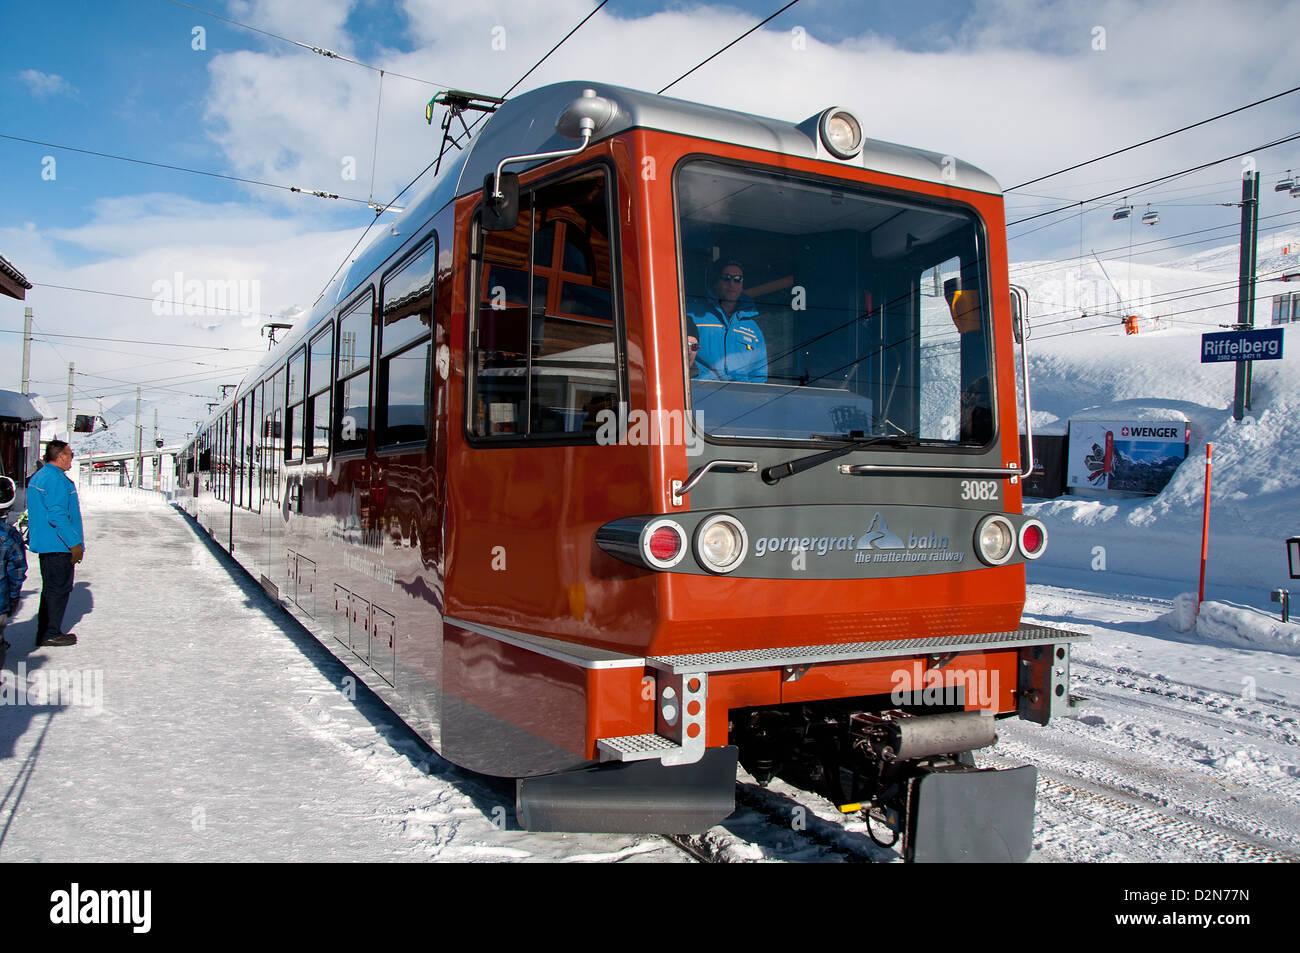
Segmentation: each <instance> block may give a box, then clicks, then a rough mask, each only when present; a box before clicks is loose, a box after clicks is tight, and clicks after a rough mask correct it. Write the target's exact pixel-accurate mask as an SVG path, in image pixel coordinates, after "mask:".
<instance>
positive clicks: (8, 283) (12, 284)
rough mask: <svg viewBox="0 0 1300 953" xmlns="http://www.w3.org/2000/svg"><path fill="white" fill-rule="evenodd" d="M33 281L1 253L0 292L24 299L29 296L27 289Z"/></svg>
mask: <svg viewBox="0 0 1300 953" xmlns="http://www.w3.org/2000/svg"><path fill="white" fill-rule="evenodd" d="M31 286H32V283H31V282H30V281H28V280H27V279H26V277H24V276H23V273H22V272H21V271H19V270H18V269H17V268H15V267H14V266H13V264H12V263H11V262H10V261H9V259H8V258H6V257H5V256H4V255H0V294H6V295H8V296H9V297H11V298H17V299H18V300H19V301H22V300H23V299H24V298H26V297H27V290H28V289H29V288H31Z"/></svg>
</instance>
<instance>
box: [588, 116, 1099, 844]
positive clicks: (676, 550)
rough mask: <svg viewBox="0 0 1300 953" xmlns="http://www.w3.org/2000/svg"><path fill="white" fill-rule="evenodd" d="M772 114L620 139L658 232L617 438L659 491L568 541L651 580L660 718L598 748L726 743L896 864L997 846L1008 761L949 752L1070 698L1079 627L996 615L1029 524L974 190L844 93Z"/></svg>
mask: <svg viewBox="0 0 1300 953" xmlns="http://www.w3.org/2000/svg"><path fill="white" fill-rule="evenodd" d="M799 128H800V131H801V132H803V133H804V134H806V135H807V136H808V138H809V139H810V140H811V141H812V142H813V147H814V149H815V155H814V156H812V157H808V156H797V155H789V154H787V155H784V156H780V157H778V156H774V155H772V154H771V153H770V152H764V151H758V150H753V149H746V148H743V147H740V146H736V147H729V146H727V145H726V144H720V143H718V142H711V143H709V144H708V145H707V146H705V145H704V144H702V143H701V142H699V141H698V140H695V139H692V138H691V137H683V136H673V135H665V134H657V133H647V134H645V135H644V138H643V139H642V140H641V147H642V148H643V149H644V150H645V153H646V154H647V155H651V156H653V157H654V160H655V163H656V164H657V167H658V168H659V169H660V170H664V169H671V188H667V187H663V185H661V186H660V187H659V188H654V187H647V188H646V190H645V193H644V198H645V214H646V217H647V225H648V231H652V232H657V233H660V234H662V233H664V232H665V231H668V230H671V232H672V233H673V234H675V236H676V241H677V247H676V255H675V261H673V262H672V263H671V264H672V265H673V266H675V267H673V268H671V269H669V268H667V267H665V266H666V265H667V264H668V262H667V261H665V260H664V259H665V258H666V256H663V258H660V259H657V260H656V261H655V262H654V263H653V265H654V268H655V279H654V283H653V287H654V291H655V296H656V298H657V300H658V301H660V302H663V304H660V305H659V307H658V308H657V309H656V310H655V311H654V313H653V315H652V317H651V320H652V321H653V323H654V334H653V335H651V337H653V338H654V339H656V340H657V341H658V342H659V346H658V348H657V349H656V352H655V354H654V361H655V365H656V366H654V367H652V368H651V369H650V370H649V371H648V373H649V374H650V376H651V377H653V378H657V380H658V381H659V383H660V390H659V394H660V405H659V406H658V407H653V406H652V407H651V408H649V411H648V413H647V415H646V417H647V419H646V420H645V421H643V423H644V425H645V426H646V427H647V428H648V429H647V430H646V432H644V433H643V434H641V437H642V439H648V440H650V441H651V442H654V441H655V440H657V441H658V444H659V446H660V447H661V450H660V453H659V455H658V456H657V457H656V460H657V461H659V462H661V464H662V470H661V471H659V472H658V473H657V474H656V477H655V479H656V480H660V481H662V491H663V494H664V503H665V505H664V506H663V508H662V511H661V512H654V513H645V514H628V516H627V517H624V518H621V519H617V520H613V521H611V522H609V523H608V524H606V525H604V526H603V527H602V528H601V529H600V531H599V532H598V533H597V536H596V539H597V543H598V545H599V546H600V548H601V549H602V550H603V551H604V552H605V553H606V554H608V555H610V556H613V557H615V558H617V559H620V560H622V561H624V562H627V563H631V564H633V565H635V566H638V567H640V568H642V569H644V570H645V571H647V572H650V573H654V574H656V575H657V577H658V580H657V581H658V618H657V623H656V625H655V627H654V633H653V637H652V640H651V644H650V646H649V648H648V650H647V653H646V654H647V657H648V664H649V666H650V667H651V669H652V670H653V671H654V674H655V682H656V697H657V705H658V708H657V715H656V731H655V733H654V735H653V736H644V735H643V736H635V737H630V738H622V739H620V738H614V739H604V740H602V741H601V742H600V747H601V751H602V755H603V756H604V757H606V758H609V759H613V760H621V759H643V758H659V759H660V760H661V761H664V763H676V762H689V761H691V759H693V758H703V757H704V755H705V754H706V753H710V752H712V751H713V749H715V748H716V747H717V746H720V745H734V746H736V747H737V748H738V750H739V761H740V764H741V765H742V766H743V767H744V768H745V769H746V770H747V771H748V772H749V773H750V774H751V775H753V777H754V778H756V779H757V780H758V781H759V782H760V783H766V782H767V781H768V780H770V779H771V778H774V777H779V778H782V779H784V780H786V781H788V782H790V783H793V784H795V785H797V786H800V787H804V788H807V789H809V790H812V791H815V792H818V793H820V794H823V795H824V796H825V797H827V798H828V799H830V800H831V801H832V802H833V803H835V804H836V805H838V806H839V807H840V808H841V810H843V811H845V812H846V813H847V812H853V811H857V810H864V811H867V812H868V819H869V821H870V823H871V829H872V830H873V831H874V832H875V833H874V835H873V836H876V837H878V838H879V839H880V840H881V841H882V842H885V843H888V842H889V839H890V838H895V839H897V838H901V840H902V844H901V847H902V850H903V853H904V856H905V857H907V858H908V859H909V860H1022V859H1024V858H1025V857H1026V856H1027V855H1028V853H1029V850H1030V847H1031V842H1032V826H1033V814H1034V799H1035V782H1036V772H1035V769H1034V768H1033V767H1031V766H1023V767H1019V768H1013V769H1008V770H991V769H982V770H981V769H978V768H976V767H975V761H974V757H973V755H972V752H975V751H978V750H980V749H983V748H987V747H988V746H990V745H992V744H993V743H994V742H995V741H996V724H997V721H998V719H1000V718H1006V717H1016V716H1019V717H1022V718H1026V719H1029V720H1032V721H1036V722H1039V723H1041V724H1045V723H1046V722H1047V721H1048V719H1049V717H1050V716H1051V715H1052V714H1055V713H1060V712H1061V711H1062V710H1063V709H1064V708H1065V707H1067V706H1068V705H1069V691H1068V677H1069V674H1068V672H1069V651H1070V644H1071V642H1072V641H1075V640H1077V638H1078V637H1077V636H1073V635H1071V634H1069V633H1063V632H1059V631H1053V630H1048V629H1043V628H1038V627H1032V626H1022V625H1021V611H1022V609H1023V605H1024V597H1025V563H1026V561H1028V560H1032V559H1035V558H1037V557H1038V556H1040V555H1041V554H1042V552H1043V551H1044V548H1045V546H1046V543H1047V540H1046V530H1045V528H1044V527H1043V525H1042V524H1041V523H1039V522H1038V521H1036V520H1033V519H1026V518H1024V517H1023V516H1022V515H1021V494H1020V483H1019V478H1020V475H1021V471H1022V464H1024V463H1027V461H1024V460H1022V454H1021V447H1020V443H1019V439H1018V430H1019V428H1018V426H1017V370H1018V368H1017V364H1016V361H1015V357H1016V355H1015V346H1014V341H1013V322H1012V315H1011V301H1010V296H1009V288H1008V281H1007V262H1006V241H1005V231H1004V224H1003V211H1002V200H1001V196H1000V195H999V194H997V192H996V187H995V186H993V187H991V180H990V179H988V178H987V177H986V176H983V174H982V173H979V172H978V170H973V169H971V168H970V167H968V166H965V165H964V164H959V163H957V162H956V161H955V160H954V159H952V157H945V156H937V155H934V156H930V155H927V154H924V153H918V152H915V151H913V150H903V149H901V148H899V147H889V146H886V145H885V144H879V143H877V144H872V143H864V141H863V137H862V134H861V127H860V125H859V123H858V121H857V120H856V119H855V117H853V116H852V115H851V114H848V113H846V112H844V111H842V110H828V111H826V112H825V113H823V114H821V115H820V116H819V117H814V119H812V120H809V122H808V123H806V124H805V125H804V126H803V127H799ZM661 174H662V173H661ZM664 185H666V183H664ZM972 185H973V187H969V186H972ZM670 271H671V273H670ZM669 301H672V302H674V304H675V305H676V306H675V307H671V306H664V304H666V303H667V302H669ZM679 415H680V422H681V426H680V428H679V429H675V428H677V424H678V420H679ZM628 418H629V419H628V420H627V421H626V423H625V424H622V426H623V428H624V429H623V431H622V433H623V434H624V438H625V439H628V440H629V441H632V440H634V439H635V438H636V436H637V435H636V433H635V428H636V426H637V423H638V421H637V420H636V419H635V418H636V415H635V414H634V413H632V412H630V411H629V413H628ZM678 437H680V442H679V441H678ZM1023 469H1024V470H1028V467H1027V466H1024V467H1023ZM656 745H661V746H662V748H663V750H660V751H657V752H656V750H655V746H656Z"/></svg>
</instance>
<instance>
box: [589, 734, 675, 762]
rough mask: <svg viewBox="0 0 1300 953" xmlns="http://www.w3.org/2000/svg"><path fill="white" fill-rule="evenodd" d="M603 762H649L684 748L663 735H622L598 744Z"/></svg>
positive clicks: (604, 739) (600, 741)
mask: <svg viewBox="0 0 1300 953" xmlns="http://www.w3.org/2000/svg"><path fill="white" fill-rule="evenodd" d="M596 747H597V748H599V749H600V760H601V761H649V760H650V759H652V758H653V759H656V760H659V759H662V758H663V756H664V755H666V754H668V755H670V754H674V753H677V752H680V751H681V750H682V746H681V745H679V744H678V743H677V742H675V741H673V740H672V739H671V738H665V737H664V736H663V735H622V736H620V737H618V738H601V739H600V740H598V741H597V742H596Z"/></svg>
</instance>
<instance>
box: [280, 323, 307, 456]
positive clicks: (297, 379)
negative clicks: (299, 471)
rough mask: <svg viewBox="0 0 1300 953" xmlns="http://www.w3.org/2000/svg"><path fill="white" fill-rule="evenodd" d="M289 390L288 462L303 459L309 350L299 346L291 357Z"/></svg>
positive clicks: (286, 451)
mask: <svg viewBox="0 0 1300 953" xmlns="http://www.w3.org/2000/svg"><path fill="white" fill-rule="evenodd" d="M288 375H289V378H288V390H287V393H286V396H285V411H284V459H285V462H287V463H299V462H301V461H302V447H303V438H302V435H303V423H304V421H303V412H302V400H303V394H304V387H305V386H306V378H307V352H306V350H305V349H304V348H299V349H298V352H297V353H296V354H294V356H293V357H292V358H290V359H289V367H288Z"/></svg>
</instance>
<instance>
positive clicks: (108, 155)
mask: <svg viewBox="0 0 1300 953" xmlns="http://www.w3.org/2000/svg"><path fill="white" fill-rule="evenodd" d="M0 139H9V140H11V141H13V142H25V143H28V144H29V145H36V146H44V147H45V148H47V149H61V150H63V151H64V152H79V153H81V154H82V155H88V156H98V157H99V158H101V159H116V160H117V161H118V162H130V163H133V164H135V165H147V166H152V167H153V168H155V169H169V170H171V171H173V172H188V173H190V174H192V175H205V176H208V177H209V178H213V179H227V180H229V181H231V182H242V183H244V184H245V185H259V186H262V187H263V188H268V189H279V190H280V191H282V192H297V193H299V194H301V195H313V196H315V197H316V198H321V199H335V200H337V201H340V202H355V203H357V204H359V205H369V204H370V203H369V202H368V201H367V200H366V199H358V198H353V197H352V196H350V195H336V194H335V193H333V192H326V191H324V190H322V189H304V188H300V187H299V186H296V185H281V184H279V183H276V182H263V181H261V180H260V179H248V178H244V177H243V176H239V175H229V174H227V173H225V172H209V171H206V170H204V169H191V168H188V167H186V166H183V165H172V164H170V163H168V162H152V161H150V160H148V159H136V158H134V157H132V156H120V155H116V154H114V153H112V152H99V151H98V150H95V149H82V148H80V147H78V146H65V145H61V144H59V143H57V142H45V141H43V140H41V139H28V138H25V137H24V136H11V135H9V134H7V133H3V132H0Z"/></svg>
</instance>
